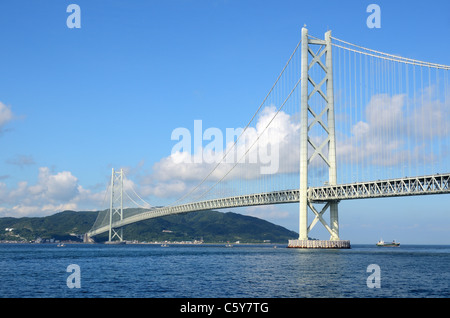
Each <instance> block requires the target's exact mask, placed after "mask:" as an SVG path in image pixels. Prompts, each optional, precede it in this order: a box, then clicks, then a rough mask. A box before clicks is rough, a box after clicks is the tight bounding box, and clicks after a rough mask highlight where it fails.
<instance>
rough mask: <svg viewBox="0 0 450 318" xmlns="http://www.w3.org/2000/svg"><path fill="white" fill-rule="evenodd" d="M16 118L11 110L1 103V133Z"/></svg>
mask: <svg viewBox="0 0 450 318" xmlns="http://www.w3.org/2000/svg"><path fill="white" fill-rule="evenodd" d="M13 118H14V115H13V112H12V111H11V108H10V107H8V106H6V105H5V104H3V103H2V102H0V132H1V131H2V130H3V127H4V126H5V125H6V124H7V123H8V122H9V121H11V120H12V119H13Z"/></svg>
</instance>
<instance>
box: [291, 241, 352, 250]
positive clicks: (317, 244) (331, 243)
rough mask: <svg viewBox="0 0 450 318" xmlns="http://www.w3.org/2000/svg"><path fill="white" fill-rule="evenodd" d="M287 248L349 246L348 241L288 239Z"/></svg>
mask: <svg viewBox="0 0 450 318" xmlns="http://www.w3.org/2000/svg"><path fill="white" fill-rule="evenodd" d="M288 247H289V248H350V241H344V240H338V241H330V240H328V241H327V240H289V243H288Z"/></svg>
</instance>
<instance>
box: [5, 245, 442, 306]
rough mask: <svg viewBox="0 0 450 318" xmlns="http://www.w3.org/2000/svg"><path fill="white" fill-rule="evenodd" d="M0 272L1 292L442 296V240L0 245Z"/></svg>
mask: <svg viewBox="0 0 450 318" xmlns="http://www.w3.org/2000/svg"><path fill="white" fill-rule="evenodd" d="M373 264H375V265H373ZM74 268H75V269H74ZM374 268H375V269H374ZM0 269H1V270H0V297H3V298H12V297H13V298H35V297H39V298H54V297H56V298H74V297H75V298H94V297H102V298H116V297H127V298H130V297H131V298H184V297H188V298H304V297H306V298H318V297H327V298H330V297H331V298H338V297H344V298H361V297H363V298H378V297H383V298H386V297H387V298H397V297H402V298H404V297H407V298H411V297H414V298H415V297H420V298H441V297H442V298H448V297H450V246H425V245H401V246H400V247H390V248H388V247H376V246H375V245H352V248H351V249H348V250H302V249H289V248H286V245H276V248H275V246H274V245H244V244H240V245H233V246H232V247H226V246H225V245H206V244H202V245H169V246H167V247H162V246H160V245H143V244H142V245H138V244H127V245H103V244H67V245H66V246H64V247H57V245H56V244H0Z"/></svg>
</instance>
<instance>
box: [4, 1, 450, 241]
mask: <svg viewBox="0 0 450 318" xmlns="http://www.w3.org/2000/svg"><path fill="white" fill-rule="evenodd" d="M71 3H76V4H78V5H79V6H80V8H81V28H80V29H69V28H68V27H67V25H66V19H67V17H68V16H69V13H67V12H66V8H67V6H68V5H69V4H71ZM370 3H376V4H378V5H379V6H380V8H381V28H380V29H369V28H368V27H367V25H366V19H367V17H368V16H369V13H367V12H366V8H367V6H368V5H369V4H370ZM449 11H450V2H448V1H446V0H442V1H247V0H241V1H123V0H122V1H97V0H90V1H81V0H79V1H60V0H53V1H50V0H46V1H22V0H18V1H2V2H1V3H0V43H1V49H0V73H1V76H0V103H1V104H0V106H1V105H3V106H1V107H2V108H0V149H1V151H0V190H1V194H0V216H16V217H20V216H39V215H48V214H52V213H55V212H58V211H61V210H63V209H66V208H72V209H75V210H83V209H98V208H100V207H99V206H101V203H102V200H103V198H104V191H105V188H106V185H107V182H108V179H109V178H110V173H111V168H120V167H124V168H126V169H127V171H128V172H129V173H128V174H129V175H130V177H131V178H132V177H135V179H134V181H133V182H134V186H135V187H136V188H139V186H140V184H145V180H148V178H152V174H154V170H153V168H154V165H155V163H158V162H159V161H160V160H161V159H162V158H165V157H167V156H168V155H170V152H171V149H172V147H173V146H174V141H173V140H171V133H172V131H173V130H174V129H175V128H177V127H187V128H191V127H192V126H193V122H194V120H196V119H201V120H202V121H203V126H204V127H218V128H219V129H223V130H225V129H226V128H227V127H243V126H244V125H245V124H246V123H247V122H248V120H249V119H250V118H251V116H252V115H253V114H254V112H255V110H256V109H257V107H258V106H259V104H260V103H261V101H262V99H263V98H264V96H265V94H266V93H267V91H268V90H269V89H270V87H271V85H272V84H273V82H274V80H275V79H276V76H277V75H278V74H279V72H280V71H281V69H282V67H283V66H284V63H285V62H286V60H287V58H288V57H289V55H290V54H291V52H292V51H293V49H294V47H295V45H296V44H297V43H298V41H299V39H300V34H301V27H302V26H303V25H304V24H306V25H307V27H308V29H309V32H310V34H313V35H316V36H318V37H322V35H323V33H324V32H325V31H326V30H327V29H331V30H332V32H333V35H334V36H336V37H338V38H341V39H344V40H347V41H350V42H352V43H356V44H359V45H361V46H365V47H369V48H374V49H376V50H379V51H384V52H388V53H393V54H398V55H401V56H405V57H410V58H414V59H418V60H425V61H428V62H434V63H440V64H446V65H449V64H450V57H449V55H448V49H449V46H450V45H449V35H448V34H449V31H450V19H449V18H448V12H449ZM2 110H3V111H2ZM174 182H175V180H174ZM449 200H450V197H449V196H448V195H443V196H430V197H416V198H408V199H406V198H402V199H383V200H363V201H352V202H344V203H342V204H341V205H340V222H341V237H342V238H345V239H347V238H348V239H351V240H352V241H355V242H362V243H371V242H372V241H374V240H378V239H379V238H380V236H382V237H383V238H384V239H386V240H389V239H394V238H395V239H397V240H400V241H403V242H410V243H421V242H425V243H446V244H450V236H449V235H448V234H449V233H450V214H449V213H448V212H450V211H449V208H448V206H449V203H450V201H449ZM237 211H238V212H240V213H245V214H252V215H255V216H259V217H262V218H265V219H267V220H269V221H271V222H274V223H277V224H281V225H283V226H286V227H288V228H290V229H293V230H297V229H298V226H297V223H298V216H297V206H296V205H290V206H275V207H266V208H250V209H238V210H237ZM317 227H319V226H317ZM321 235H322V233H321V232H320V230H318V232H317V235H316V236H321ZM313 236H314V234H313ZM325 236H327V235H325Z"/></svg>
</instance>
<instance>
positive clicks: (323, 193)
mask: <svg viewBox="0 0 450 318" xmlns="http://www.w3.org/2000/svg"><path fill="white" fill-rule="evenodd" d="M445 193H450V173H447V174H436V175H431V176H421V177H405V178H400V179H389V180H377V181H369V182H358V183H349V184H340V185H325V186H320V187H311V188H309V189H308V199H309V200H310V201H312V202H315V203H321V202H328V201H340V200H351V199H369V198H382V197H383V198H385V197H397V196H411V195H427V194H445ZM299 198H300V195H299V190H298V189H294V190H281V191H273V192H267V193H256V194H247V195H241V196H234V197H227V198H220V199H213V200H205V201H199V202H193V203H186V204H180V205H175V206H166V207H160V208H155V209H152V210H148V211H144V212H142V213H140V214H137V215H133V216H130V217H128V218H124V219H123V220H121V221H117V222H115V223H113V224H112V227H113V228H120V227H122V226H125V225H127V224H131V223H135V222H139V221H143V220H146V219H151V218H155V217H160V216H165V215H170V214H177V213H186V212H194V211H202V210H212V209H215V210H217V209H224V208H234V207H245V206H256V205H269V204H283V203H297V202H299ZM107 231H109V224H108V225H106V226H103V227H100V228H97V229H95V230H92V231H89V232H88V233H87V235H88V236H89V237H92V236H95V235H98V234H101V233H104V232H107Z"/></svg>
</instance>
